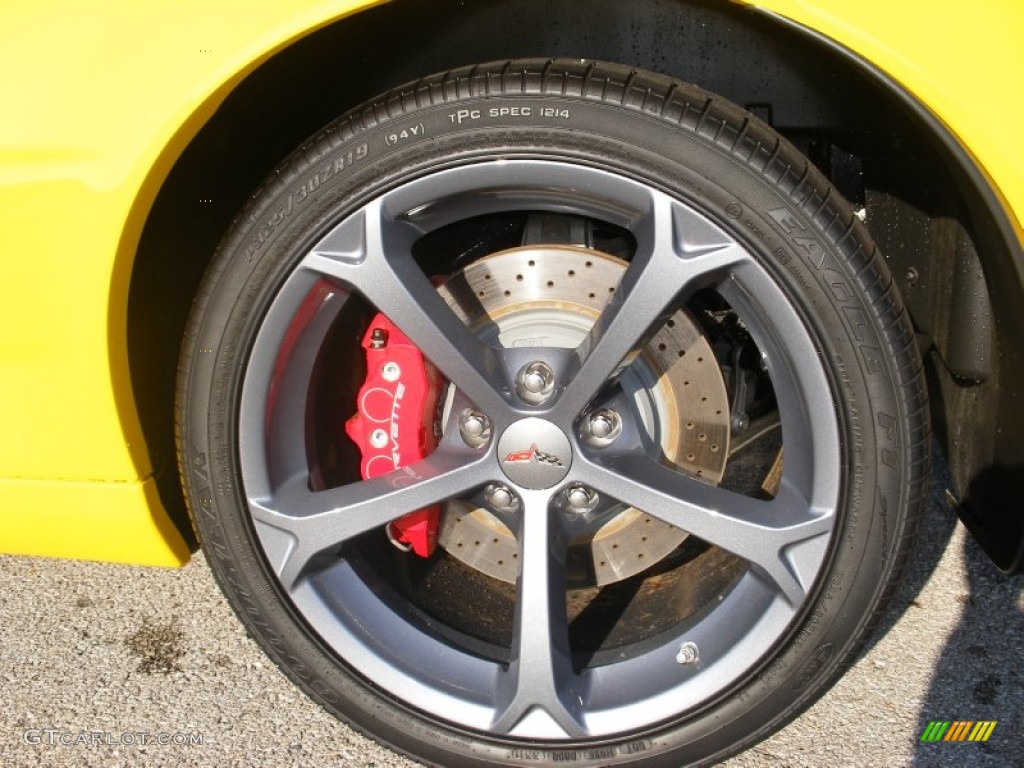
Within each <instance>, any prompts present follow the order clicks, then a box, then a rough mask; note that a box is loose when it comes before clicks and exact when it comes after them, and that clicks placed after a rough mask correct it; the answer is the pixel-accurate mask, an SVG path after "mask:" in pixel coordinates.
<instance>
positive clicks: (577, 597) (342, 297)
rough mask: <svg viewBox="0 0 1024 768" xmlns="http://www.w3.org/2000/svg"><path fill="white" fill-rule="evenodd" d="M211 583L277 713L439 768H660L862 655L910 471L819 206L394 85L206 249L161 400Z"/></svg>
mask: <svg viewBox="0 0 1024 768" xmlns="http://www.w3.org/2000/svg"><path fill="white" fill-rule="evenodd" d="M177 412H178V423H179V447H180V460H181V469H182V473H183V478H184V483H185V488H186V494H187V497H188V500H189V504H190V508H191V511H192V515H193V519H194V521H195V525H196V527H197V530H198V534H199V536H200V539H201V541H202V544H203V547H204V550H205V552H206V556H207V559H208V560H209V562H210V565H211V568H212V570H213V572H214V574H215V576H216V577H217V579H218V581H219V583H220V585H221V587H222V589H223V590H224V592H225V594H226V595H227V597H228V599H229V600H230V602H231V604H232V605H233V606H234V608H235V609H236V611H237V612H238V614H239V615H240V617H241V618H242V620H243V621H244V622H245V624H246V626H247V628H248V629H249V631H250V632H251V633H252V635H253V636H254V637H255V638H256V639H257V640H258V641H259V642H260V643H261V644H262V645H263V647H264V649H265V650H266V652H267V653H268V654H269V655H270V656H271V657H272V658H273V659H274V660H275V661H276V662H277V663H278V664H279V665H280V666H281V667H282V668H283V669H284V671H285V672H286V673H287V674H289V675H290V676H291V678H292V679H294V680H295V681H296V682H297V683H298V684H299V685H300V686H302V687H303V688H304V689H305V690H306V691H307V692H308V693H309V694H310V695H312V696H313V697H314V698H315V699H317V700H318V701H319V702H320V703H321V704H322V705H323V706H325V707H326V708H327V709H329V710H330V711H332V712H334V713H335V714H337V715H338V716H340V717H342V718H344V719H346V720H347V721H348V722H350V723H351V724H353V725H354V726H355V727H357V728H358V729H360V730H362V731H364V732H366V733H368V734H370V735H371V736H373V737H374V738H376V739H378V740H379V741H381V742H383V743H385V744H387V745H389V746H391V747H393V748H395V749H398V750H401V751H404V752H406V753H408V754H410V755H413V756H415V757H416V758H418V759H420V760H422V761H425V762H428V763H436V764H441V765H446V766H454V765H467V766H468V765H534V764H537V763H538V762H540V763H546V762H554V761H571V762H573V763H574V764H576V765H606V764H609V763H612V762H621V763H630V764H633V763H643V764H650V765H672V766H678V765H680V764H682V763H688V762H692V761H700V760H708V759H715V758H720V757H723V756H725V755H727V754H730V753H732V752H734V751H736V750H738V749H740V748H742V747H743V746H745V745H748V744H750V743H752V742H753V741H756V740H758V739H761V738H763V737H764V736H766V735H767V734H769V733H771V732H772V731H774V730H776V729H778V728H780V727H781V726H782V725H783V724H785V723H786V722H788V721H789V720H791V719H792V718H793V717H795V716H796V714H798V713H799V712H800V711H801V710H802V709H804V708H806V707H807V706H808V705H809V704H810V703H811V702H812V701H814V699H815V698H816V697H817V696H819V695H820V694H821V693H822V692H823V691H824V690H826V689H827V687H828V686H829V685H830V684H831V683H832V682H833V681H834V680H835V679H836V678H837V677H838V675H839V674H840V673H841V671H842V670H843V668H844V667H845V666H846V665H848V664H849V663H850V662H851V660H852V658H853V657H854V655H855V654H856V652H857V650H858V648H859V647H860V646H861V645H862V644H863V642H864V640H865V638H866V636H867V634H868V633H869V632H870V630H871V627H872V626H873V624H874V623H875V621H876V620H877V619H878V617H879V612H880V611H881V610H882V608H883V606H884V603H885V598H886V597H887V596H888V595H889V594H890V593H891V591H892V589H893V588H894V584H895V582H896V579H897V577H898V574H899V571H900V568H901V565H902V563H903V561H904V560H905V557H906V554H907V550H908V546H909V544H910V541H911V539H912V534H913V532H914V530H915V527H916V521H917V517H918V513H919V509H920V506H921V500H922V488H923V481H924V477H925V474H926V471H927V416H926V396H925V392H924V385H923V381H922V376H921V367H920V361H919V358H918V354H917V351H916V347H915V342H914V337H913V334H912V331H911V329H910V326H909V323H908V320H907V317H906V313H905V311H904V309H903V306H902V303H901V301H900V299H899V297H898V295H897V293H896V290H895V288H894V287H893V283H892V280H891V278H890V276H889V273H888V271H887V269H886V267H885V264H884V263H883V261H882V259H881V257H880V255H879V254H878V252H877V251H876V249H875V247H874V246H873V245H872V243H871V241H870V239H869V237H868V235H867V233H866V230H865V228H864V226H863V224H862V223H861V221H860V220H859V219H858V217H857V216H856V215H855V212H854V211H853V210H852V208H851V206H850V205H849V204H848V203H847V202H845V201H844V200H842V199H841V198H840V196H839V195H837V194H836V192H835V191H834V190H833V189H832V188H831V187H830V186H829V185H828V182H827V181H826V180H825V179H824V178H823V177H822V176H821V175H820V174H819V173H818V172H817V171H816V170H815V168H814V167H812V166H811V164H810V163H809V162H808V161H807V160H806V159H805V158H804V157H802V156H801V155H800V154H799V153H798V152H797V151H796V150H795V149H794V148H793V147H792V146H790V145H789V144H788V143H786V142H785V140H783V139H782V138H780V137H779V136H778V135H777V134H775V133H774V132H773V131H772V130H771V129H770V128H768V127H767V126H765V125H764V124H762V123H760V122H759V121H757V120H756V119H755V118H753V117H751V116H750V115H748V114H746V113H744V112H743V111H742V110H741V109H739V108H738V107H735V106H733V105H731V104H728V103H726V102H724V101H723V100H721V99H719V98H716V97H712V96H710V95H708V94H706V93H704V92H702V91H701V90H699V89H697V88H696V87H694V86H690V85H686V84H682V83H679V82H675V81H672V80H669V79H667V78H664V77H661V76H656V75H653V74H648V73H642V72H637V71H633V70H629V69H625V68H622V67H618V66H614V65H606V64H596V63H588V62H581V61H571V62H569V61H555V62H550V61H533V60H525V61H513V62H506V63H501V64H490V65H482V66H477V67H472V68H466V69H463V70H456V71H452V72H448V73H445V74H441V75H437V76H434V77H429V78H426V79H423V80H420V81H418V82H415V83H412V84H410V85H408V86H405V87H403V88H399V89H397V90H394V91H392V92H391V93H388V94H386V95H384V96H381V97H380V98H378V99H375V100H373V101H371V102H369V103H367V104H366V105H364V106H363V107H360V108H359V109H356V110H355V111H353V112H351V113H349V114H348V115H346V116H344V117H342V118H341V119H339V120H338V121H337V122H335V123H334V124H332V125H330V126H329V127H327V128H326V129H325V130H324V131H323V132H321V133H320V134H319V135H317V136H316V137H314V138H313V139H311V140H310V141H309V142H308V143H307V144H305V145H304V146H302V147H301V148H299V149H298V150H297V151H296V153H295V154H294V155H293V156H292V157H291V158H290V159H289V160H288V161H287V162H286V163H285V164H284V165H283V166H282V167H281V168H280V169H278V171H277V172H276V173H274V174H273V175H272V177H271V179H270V180H269V181H268V182H267V183H266V185H265V186H264V187H263V188H262V189H261V190H259V191H258V192H257V194H256V195H255V196H254V198H253V200H252V201H251V203H250V205H249V207H248V208H247V209H246V211H245V212H244V213H243V214H242V215H241V216H240V217H239V218H238V220H237V221H236V222H235V224H234V226H233V228H232V230H231V231H230V233H229V234H228V235H227V237H226V238H225V240H224V242H223V244H222V246H221V248H220V250H219V252H218V254H217V256H216V258H215V259H214V262H213V264H212V266H211V268H210V270H209V272H208V274H207V276H206V278H205V281H204V283H203V287H202V289H201V293H200V295H199V297H198V299H197V302H196V305H195V308H194V310H193V313H192V317H191V321H190V325H189V330H188V333H187V338H186V341H185V346H184V351H183V361H182V365H181V375H180V380H179V385H178V404H177Z"/></svg>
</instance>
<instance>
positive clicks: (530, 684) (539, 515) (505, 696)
mask: <svg viewBox="0 0 1024 768" xmlns="http://www.w3.org/2000/svg"><path fill="white" fill-rule="evenodd" d="M549 500H550V497H549V495H548V494H547V493H546V492H531V493H529V494H525V495H524V498H523V513H522V517H521V518H520V526H519V527H520V534H519V551H520V556H519V557H520V562H521V569H520V573H519V579H518V581H517V585H516V614H515V624H514V630H513V632H514V634H513V641H512V657H511V658H512V660H511V663H510V664H509V666H508V668H507V670H505V671H504V672H502V673H501V674H500V675H499V679H498V682H497V689H496V703H497V706H496V716H495V720H494V723H493V729H494V730H495V731H498V732H500V733H515V732H516V727H517V726H518V725H520V724H521V723H523V722H524V720H525V719H530V720H531V721H532V722H530V724H529V728H530V729H531V733H532V734H534V735H536V733H537V732H538V730H539V731H541V732H543V731H544V730H546V729H550V730H552V731H553V732H552V733H550V734H549V735H550V737H560V738H566V737H569V738H577V737H582V736H585V735H586V733H587V732H586V728H585V727H584V725H583V722H582V713H583V711H584V700H585V692H584V685H583V680H582V678H580V677H579V676H578V675H577V674H576V673H575V672H574V671H573V668H572V657H571V653H570V650H569V622H568V618H567V615H566V606H565V591H566V581H565V556H566V546H567V543H566V538H565V532H564V531H563V530H562V529H561V526H560V524H559V521H558V516H557V513H556V512H555V511H553V510H551V509H550V508H549ZM546 735H547V734H546Z"/></svg>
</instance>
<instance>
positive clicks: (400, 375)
mask: <svg viewBox="0 0 1024 768" xmlns="http://www.w3.org/2000/svg"><path fill="white" fill-rule="evenodd" d="M362 346H363V349H364V350H365V351H366V381H364V382H363V385H362V387H360V389H359V394H358V395H357V398H356V408H357V410H356V413H355V415H354V416H352V418H350V419H349V420H348V421H347V422H346V423H345V432H346V434H348V436H349V437H350V438H351V439H352V441H353V442H354V443H355V444H356V445H357V446H358V447H359V451H360V453H361V454H362V461H361V462H360V465H359V470H360V474H361V475H362V477H363V479H364V480H369V479H370V478H373V477H378V476H380V475H384V474H387V473H388V472H393V471H395V470H396V469H401V468H402V467H407V466H409V465H411V464H415V463H416V462H417V461H419V460H420V459H422V458H424V457H425V456H427V455H428V454H429V453H430V452H431V451H432V450H433V449H434V448H435V447H436V445H437V438H436V436H435V434H434V427H433V423H434V412H435V410H436V407H437V397H438V391H439V390H440V383H441V382H440V376H439V375H438V373H437V371H436V370H435V369H434V367H433V366H432V365H430V363H428V362H427V361H426V360H424V358H423V354H422V353H421V352H420V351H419V349H418V348H417V347H416V345H415V344H413V343H412V342H411V341H410V340H409V339H408V338H407V337H406V336H405V334H403V333H402V332H401V331H400V330H398V328H397V327H396V326H395V325H394V324H393V323H392V322H391V321H390V320H388V318H387V317H385V316H384V315H383V314H380V313H378V314H377V315H376V316H375V317H374V318H373V320H372V321H371V322H370V327H369V328H368V329H367V331H366V334H365V335H364V336H363V342H362ZM440 514H441V508H440V505H437V504H435V505H432V506H430V507H425V508H423V509H419V510H416V511H415V512H411V513H409V514H408V515H405V516H403V517H401V518H399V519H398V520H395V521H394V522H392V523H390V524H389V525H388V529H387V533H388V537H389V538H390V539H391V541H392V542H393V543H394V544H395V545H396V546H398V547H399V548H401V549H405V550H410V549H411V550H412V551H413V552H415V553H416V554H417V555H419V556H420V557H429V556H430V555H431V554H433V552H434V548H435V547H436V546H437V529H438V521H439V519H440Z"/></svg>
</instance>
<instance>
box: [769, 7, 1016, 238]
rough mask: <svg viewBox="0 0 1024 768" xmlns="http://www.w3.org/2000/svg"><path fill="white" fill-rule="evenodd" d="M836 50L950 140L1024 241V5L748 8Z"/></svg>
mask: <svg viewBox="0 0 1024 768" xmlns="http://www.w3.org/2000/svg"><path fill="white" fill-rule="evenodd" d="M751 4H752V5H756V6H758V7H760V8H763V9H765V10H768V11H771V12H773V13H776V14H778V15H780V16H784V17H786V18H788V19H790V20H792V21H795V22H797V23H798V24H800V25H801V26H804V27H806V28H808V29H811V30H814V31H816V32H818V33H819V34H821V35H824V36H825V37H827V38H829V39H831V40H833V41H835V42H837V43H839V44H840V45H842V46H843V47H844V48H846V49H848V50H849V51H852V52H853V53H855V54H857V55H858V56H860V57H861V58H862V59H864V60H865V61H867V62H869V63H870V64H872V65H873V66H875V67H876V68H878V69H879V70H881V71H882V72H884V73H885V74H887V75H888V76H889V77H890V78H892V79H893V80H895V81H896V82H897V83H899V84H900V85H901V86H902V87H903V88H904V89H906V90H907V91H908V92H909V94H910V95H911V96H913V97H914V99H916V100H917V101H918V102H920V103H921V104H922V105H923V106H924V107H926V108H927V109H928V110H929V111H930V112H931V113H932V114H933V115H934V116H935V117H937V118H938V119H939V120H940V121H941V122H942V123H944V124H945V125H946V127H947V128H949V130H950V131H951V132H952V134H953V136H955V137H956V138H957V140H958V141H959V142H960V145H961V147H963V149H964V150H965V151H967V153H968V154H969V155H971V156H972V158H973V159H974V161H975V163H976V164H977V166H978V169H979V170H980V171H981V172H982V173H983V174H985V175H986V177H987V178H988V181H989V183H990V184H991V185H992V188H993V191H994V192H995V193H996V194H997V195H999V196H1000V197H1001V198H1002V200H1003V204H1004V206H1005V207H1006V210H1007V212H1008V213H1009V214H1010V216H1011V221H1012V223H1013V225H1014V227H1015V229H1016V231H1017V237H1018V239H1020V240H1024V229H1022V224H1021V222H1024V153H1022V152H1021V151H1020V148H1019V147H1018V146H1017V138H1016V137H1017V134H1018V133H1019V126H1020V125H1021V124H1022V123H1024V102H1022V101H1021V99H1020V98H1018V97H1017V93H1018V92H1019V90H1020V77H1021V75H1022V74H1024V49H1022V47H1021V44H1020V42H1021V35H1022V34H1024V3H1021V2H1019V0H982V2H976V3H972V2H964V0H898V2H886V0H865V1H863V2H857V3H847V2H841V1H837V0H754V2H752V3H751Z"/></svg>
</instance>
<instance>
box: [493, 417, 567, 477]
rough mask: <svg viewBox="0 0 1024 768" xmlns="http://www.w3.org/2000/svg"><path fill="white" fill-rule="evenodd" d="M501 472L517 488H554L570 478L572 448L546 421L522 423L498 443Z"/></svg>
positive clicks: (560, 431)
mask: <svg viewBox="0 0 1024 768" xmlns="http://www.w3.org/2000/svg"><path fill="white" fill-rule="evenodd" d="M498 461H499V462H500V463H501V469H502V471H503V472H504V473H505V475H506V476H507V477H508V479H509V480H511V481H512V482H513V483H515V484H516V485H519V486H522V487H523V488H531V489H533V490H542V489H545V488H552V487H554V486H555V485H557V484H558V483H560V482H562V480H563V479H564V478H565V476H566V475H567V474H569V466H570V465H571V464H572V445H571V444H570V442H569V438H567V437H566V436H565V433H564V432H562V430H560V429H559V428H558V427H556V426H555V425H554V424H552V423H551V422H550V421H545V420H544V419H535V418H529V419H520V420H519V421H517V422H516V423H515V424H513V425H512V426H510V427H509V428H508V429H506V430H505V432H504V433H503V434H502V436H501V439H500V440H499V441H498Z"/></svg>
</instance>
